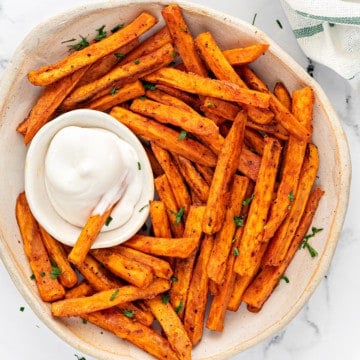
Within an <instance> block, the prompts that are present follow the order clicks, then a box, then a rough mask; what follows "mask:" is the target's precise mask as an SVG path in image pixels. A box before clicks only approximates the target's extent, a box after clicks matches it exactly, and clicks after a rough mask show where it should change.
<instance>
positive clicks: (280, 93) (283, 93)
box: [274, 82, 291, 111]
mask: <svg viewBox="0 0 360 360" xmlns="http://www.w3.org/2000/svg"><path fill="white" fill-rule="evenodd" d="M274 95H275V96H276V97H277V98H278V99H279V100H280V102H281V103H282V104H283V105H284V106H285V107H286V108H287V109H288V110H289V111H291V96H290V94H289V91H288V89H287V88H286V87H285V85H284V84H283V83H282V82H277V83H276V84H275V87H274Z"/></svg>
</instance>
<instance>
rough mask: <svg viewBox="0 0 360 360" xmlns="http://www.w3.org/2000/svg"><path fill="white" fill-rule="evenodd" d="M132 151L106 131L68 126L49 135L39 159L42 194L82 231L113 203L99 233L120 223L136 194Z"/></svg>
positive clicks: (138, 190)
mask: <svg viewBox="0 0 360 360" xmlns="http://www.w3.org/2000/svg"><path fill="white" fill-rule="evenodd" d="M140 169H141V165H140V163H139V159H138V156H137V154H136V152H135V150H134V149H133V148H132V146H131V145H130V144H128V143H127V142H126V141H124V140H122V139H121V138H119V137H118V136H117V135H116V134H114V133H112V132H111V131H109V130H105V129H101V128H82V127H78V126H68V127H65V128H63V129H61V130H60V131H59V132H57V133H56V134H55V136H54V137H53V139H52V140H51V142H50V145H49V148H48V151H47V154H46V157H45V185H46V190H47V193H48V196H49V199H50V201H51V204H52V205H53V207H54V208H55V210H56V212H57V213H58V215H60V216H61V217H62V218H63V219H64V220H66V221H67V222H69V223H70V224H72V225H75V226H79V227H82V226H84V224H85V223H86V221H87V219H88V218H89V216H91V215H96V214H102V213H103V212H105V210H106V209H107V208H109V207H110V206H111V205H113V204H114V203H116V202H117V201H119V203H118V204H117V205H116V206H115V208H114V210H113V211H112V214H111V217H112V221H111V222H110V223H109V225H108V226H104V228H103V230H111V229H114V228H117V227H120V226H121V225H123V224H125V223H126V222H127V221H128V220H129V218H130V217H131V215H132V213H133V211H134V206H135V204H136V203H137V201H138V199H139V198H140V195H141V191H142V186H143V184H142V177H141V176H139V175H138V172H139V170H140Z"/></svg>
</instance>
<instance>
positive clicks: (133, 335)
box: [82, 309, 178, 360]
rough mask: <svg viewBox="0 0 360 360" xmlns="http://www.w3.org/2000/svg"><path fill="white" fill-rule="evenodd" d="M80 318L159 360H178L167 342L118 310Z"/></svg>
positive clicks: (83, 315) (98, 312) (94, 313)
mask: <svg viewBox="0 0 360 360" xmlns="http://www.w3.org/2000/svg"><path fill="white" fill-rule="evenodd" d="M82 318H83V319H85V320H86V321H89V322H91V323H93V324H96V325H98V326H100V327H101V328H103V329H105V330H108V331H110V332H112V333H114V334H115V335H116V336H117V337H119V338H120V339H124V340H127V341H129V342H131V343H133V344H134V345H136V346H138V347H139V348H140V349H143V350H145V351H146V352H148V353H149V354H151V355H153V356H155V357H156V358H157V359H160V360H178V356H177V354H176V353H175V352H174V351H173V350H172V348H171V347H170V344H169V342H168V341H167V340H166V339H165V338H163V337H162V336H161V335H159V334H158V333H157V332H156V331H154V330H153V329H152V328H150V327H148V326H144V325H143V324H141V323H139V322H138V321H134V320H133V319H129V318H128V317H126V316H125V315H123V313H122V312H120V311H119V310H118V309H107V310H102V311H96V312H93V313H89V314H82Z"/></svg>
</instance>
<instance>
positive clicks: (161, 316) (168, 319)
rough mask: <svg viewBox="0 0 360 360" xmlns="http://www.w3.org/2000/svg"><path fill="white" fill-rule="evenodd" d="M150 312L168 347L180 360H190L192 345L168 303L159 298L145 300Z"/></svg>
mask: <svg viewBox="0 0 360 360" xmlns="http://www.w3.org/2000/svg"><path fill="white" fill-rule="evenodd" d="M146 304H147V305H148V306H149V308H150V310H151V312H152V313H153V314H154V316H155V318H156V319H157V320H158V322H159V324H160V326H161V328H162V330H163V331H164V333H165V335H166V338H167V339H168V341H169V343H170V346H171V347H172V348H173V350H174V351H175V353H176V354H177V356H178V358H179V359H181V360H191V350H192V344H191V341H190V339H189V336H188V334H187V333H186V330H185V329H184V325H183V323H182V322H181V320H180V318H179V316H178V314H177V313H176V312H175V310H174V309H173V307H172V306H171V305H170V303H169V302H165V301H163V299H162V298H161V297H160V296H156V297H154V298H153V299H148V300H146Z"/></svg>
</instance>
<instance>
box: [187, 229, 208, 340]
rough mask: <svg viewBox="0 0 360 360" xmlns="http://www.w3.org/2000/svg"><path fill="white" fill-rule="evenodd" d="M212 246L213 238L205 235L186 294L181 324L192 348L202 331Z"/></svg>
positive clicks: (199, 338) (200, 336)
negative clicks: (208, 264) (182, 323)
mask: <svg viewBox="0 0 360 360" xmlns="http://www.w3.org/2000/svg"><path fill="white" fill-rule="evenodd" d="M212 245H213V236H212V235H205V236H204V238H203V240H202V243H201V247H200V251H199V256H198V258H197V260H196V264H195V267H194V270H193V273H192V277H191V281H190V285H189V290H188V294H187V301H186V306H185V314H184V319H183V322H184V327H185V329H186V331H187V333H188V335H189V338H190V340H191V342H192V344H193V346H195V345H196V344H198V343H199V342H200V340H201V338H202V335H203V331H204V319H205V311H206V303H207V297H208V283H209V281H208V276H207V271H206V267H207V263H208V261H209V258H210V254H211V248H212Z"/></svg>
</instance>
